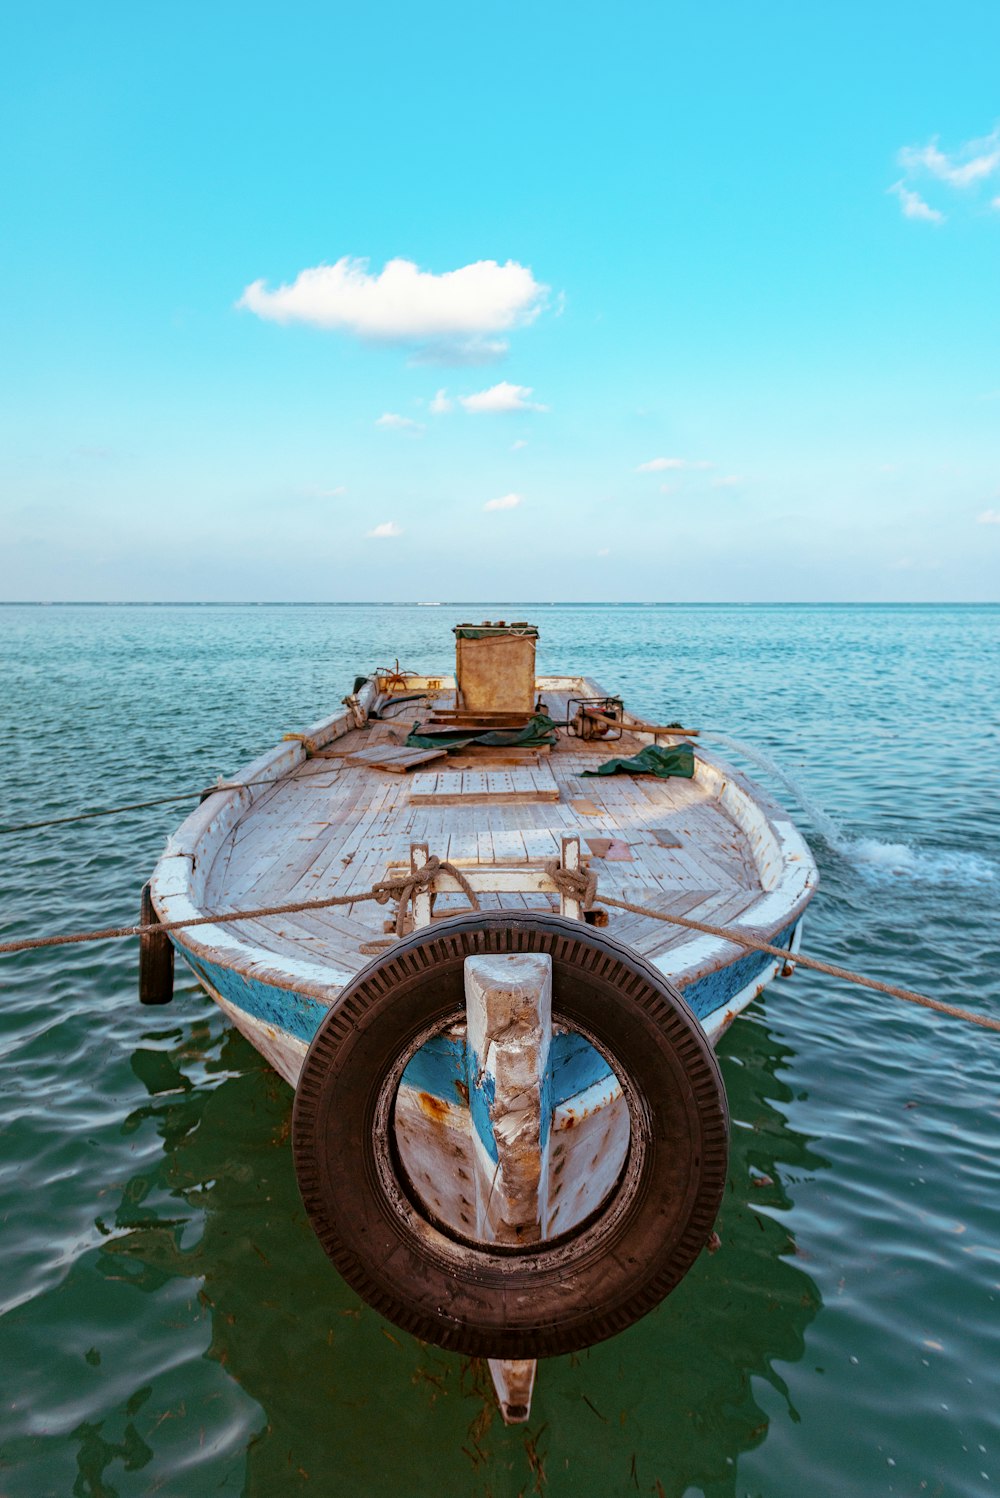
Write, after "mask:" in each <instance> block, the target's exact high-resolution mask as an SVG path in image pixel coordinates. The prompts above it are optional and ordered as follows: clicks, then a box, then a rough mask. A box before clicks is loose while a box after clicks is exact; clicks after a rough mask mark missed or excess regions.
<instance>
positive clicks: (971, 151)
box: [899, 125, 1000, 187]
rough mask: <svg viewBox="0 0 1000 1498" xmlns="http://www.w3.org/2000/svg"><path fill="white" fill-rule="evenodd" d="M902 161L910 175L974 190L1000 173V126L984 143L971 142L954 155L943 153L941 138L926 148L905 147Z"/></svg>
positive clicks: (978, 141) (931, 142) (901, 157)
mask: <svg viewBox="0 0 1000 1498" xmlns="http://www.w3.org/2000/svg"><path fill="white" fill-rule="evenodd" d="M899 160H900V163H901V165H902V166H903V167H905V168H906V171H907V172H908V173H914V172H928V173H929V174H930V175H931V176H932V177H937V179H938V181H940V182H947V183H948V184H949V186H950V187H972V186H974V184H975V183H977V182H983V181H985V179H986V178H987V177H992V176H993V174H994V172H997V171H1000V125H998V126H997V128H996V129H995V130H994V131H993V132H992V133H991V134H990V135H985V136H983V137H982V139H981V140H968V141H966V142H965V144H964V145H961V146H959V148H958V150H957V151H955V152H954V153H953V154H952V155H948V154H947V152H945V151H942V150H941V149H940V148H939V146H938V143H937V136H934V138H933V139H932V140H931V141H930V142H929V144H928V145H926V146H904V147H903V149H902V150H901V151H900V153H899Z"/></svg>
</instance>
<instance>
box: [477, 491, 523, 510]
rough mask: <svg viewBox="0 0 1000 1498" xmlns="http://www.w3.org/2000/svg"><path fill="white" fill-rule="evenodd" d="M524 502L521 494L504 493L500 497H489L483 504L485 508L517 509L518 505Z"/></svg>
mask: <svg viewBox="0 0 1000 1498" xmlns="http://www.w3.org/2000/svg"><path fill="white" fill-rule="evenodd" d="M523 503H524V500H523V499H522V497H521V495H520V494H502V495H501V496H500V498H499V499H488V500H487V501H486V503H485V504H484V505H483V509H484V510H516V509H517V507H518V505H521V504H523Z"/></svg>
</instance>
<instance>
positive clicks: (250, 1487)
mask: <svg viewBox="0 0 1000 1498" xmlns="http://www.w3.org/2000/svg"><path fill="white" fill-rule="evenodd" d="M512 614H513V616H514V617H517V618H530V619H532V620H533V621H535V622H537V624H538V625H539V628H540V631H541V638H540V643H539V669H540V670H541V671H544V672H553V673H578V672H583V673H587V674H590V675H592V676H594V677H596V678H597V680H598V681H600V682H601V683H602V684H603V685H604V686H605V687H606V688H607V689H608V690H610V691H616V692H621V693H622V694H623V695H624V697H625V700H626V703H627V704H628V706H629V707H632V708H635V709H636V710H638V711H640V712H642V713H644V714H646V715H648V716H650V717H652V718H657V719H660V720H662V721H670V720H673V719H679V720H683V721H684V723H685V724H688V725H691V726H694V727H697V726H699V725H701V726H703V727H704V728H705V729H706V731H708V730H711V731H712V734H713V735H714V736H713V737H712V740H711V742H712V743H713V744H714V745H715V746H716V747H717V748H718V749H719V750H720V751H721V752H724V753H725V754H726V755H727V756H728V757H730V758H731V759H732V760H733V761H734V762H735V763H738V764H739V765H740V767H741V768H743V769H749V770H750V771H751V773H753V774H755V775H757V776H758V778H759V779H760V780H761V782H762V783H764V784H766V786H767V788H768V789H769V790H770V791H771V792H772V794H774V795H776V796H777V797H778V799H780V800H781V801H783V802H784V804H785V805H786V806H787V807H788V809H789V811H790V812H791V814H792V815H793V817H794V818H795V819H796V821H797V822H798V825H799V826H800V827H801V829H802V831H803V832H804V833H805V835H806V836H807V837H808V839H809V841H810V843H811V845H812V848H813V851H814V853H815V856H816V858H817V861H818V863H819V867H820V872H821V877H822V881H823V882H822V887H821V890H820V893H819V895H818V897H817V899H816V900H815V901H814V903H813V905H812V906H811V907H810V911H809V915H808V918H807V922H806V934H805V942H804V949H805V950H806V951H808V952H810V953H813V954H815V955H817V956H820V957H823V958H826V959H828V960H831V961H833V962H837V963H841V964H844V965H846V966H848V967H852V968H856V969H860V970H861V971H863V972H866V973H869V974H872V975H875V976H878V977H881V978H885V979H889V980H890V981H894V982H896V983H898V984H902V985H906V986H909V987H914V988H917V989H922V990H924V991H926V992H928V993H931V994H934V995H936V996H937V997H939V998H942V999H944V1000H947V1001H949V1002H951V1003H956V1004H959V1005H962V1006H965V1007H968V1008H971V1009H975V1010H979V1011H982V1012H984V1013H986V1012H988V1013H992V1014H994V1015H1000V993H998V987H1000V985H998V973H1000V935H998V930H1000V928H998V922H997V905H998V900H1000V796H998V792H1000V771H998V748H1000V743H998V726H997V724H998V707H1000V691H998V680H997V674H998V661H1000V609H997V608H995V607H971V606H970V607H905V606H895V607H793V606H786V607H721V606H705V607H688V606H677V607H640V606H622V607H613V606H584V605H574V606H570V605H549V604H538V605H532V606H527V605H524V604H517V605H510V604H503V603H495V602H494V603H488V604H469V603H462V604H460V605H456V606H455V607H453V608H449V607H447V606H443V607H441V608H436V609H427V608H421V607H417V606H412V607H410V606H392V607H387V606H377V605H367V606H361V605H358V606H342V607H326V606H315V607H297V606H288V607H271V606H261V607H254V606H244V607H237V606H218V607H152V608H144V607H69V606H67V607H52V608H42V607H33V608H32V607H20V606H9V607H5V608H0V660H2V664H3V676H2V682H3V687H2V693H0V749H2V756H0V766H2V768H0V776H2V784H3V795H2V803H0V822H2V823H3V824H5V825H7V824H10V823H19V822H23V821H36V820H40V819H42V818H45V817H56V816H60V815H67V814H69V813H71V812H73V811H76V810H81V809H94V808H98V807H101V806H112V805H116V804H119V803H122V802H129V801H138V800H144V799H147V798H152V797H155V796H162V795H169V794H171V793H172V792H175V791H178V792H180V791H186V790H191V791H192V792H197V790H198V789H199V788H200V787H202V786H203V785H206V784H208V783H210V782H211V781H213V780H214V779H215V778H216V776H218V775H220V774H224V775H229V774H231V773H232V772H234V771H235V770H237V769H239V767H240V765H241V764H244V763H246V762H247V761H248V760H249V759H250V758H251V757H252V756H253V755H255V754H256V753H257V752H259V751H261V750H263V749H265V748H267V747H269V746H270V745H271V744H273V743H274V742H276V741H277V740H278V739H279V738H280V737H281V735H282V733H284V732H286V731H287V730H289V729H293V728H297V727H301V726H302V725H303V724H305V723H308V722H310V721H313V720H315V719H316V718H318V717H321V716H323V715H324V714H326V713H328V712H330V711H331V710H332V709H333V708H334V707H335V706H336V704H337V703H338V702H339V700H340V698H341V696H342V695H343V693H344V691H345V690H346V689H347V688H348V687H349V686H350V685H351V683H352V682H353V679H354V676H355V674H356V673H360V672H365V671H367V670H369V669H370V668H371V667H372V666H377V665H380V664H388V663H391V662H392V661H394V660H395V658H396V657H397V656H398V657H399V659H400V662H401V664H402V666H403V667H404V668H405V667H410V668H420V669H433V670H441V671H443V670H446V669H448V667H449V662H450V660H451V649H452V637H451V635H450V633H449V626H450V625H451V624H452V623H454V622H457V621H458V620H459V619H463V618H466V617H473V618H475V617H487V618H496V617H498V616H499V617H507V618H510V617H511V615H512ZM719 735H725V736H726V739H727V740H728V742H727V743H725V744H723V742H722V740H721V739H720V738H719ZM751 757H752V761H753V763H751V762H750V761H751ZM191 804H192V806H193V805H194V804H195V803H194V801H192V803H191ZM185 810H186V808H185V807H184V806H183V805H181V806H178V807H173V806H166V807H158V808H152V809H150V810H148V811H143V812H137V813H133V814H130V815H128V816H124V817H120V818H112V819H97V820H94V821H89V822H80V823H76V824H69V825H64V826H60V827H52V828H49V829H45V830H39V831H35V832H25V833H18V834H8V835H5V836H2V837H0V921H2V929H3V935H4V936H5V937H14V936H22V935H25V936H26V935H33V934H37V933H42V932H56V931H70V930H79V929H84V928H87V927H93V926H100V925H105V924H107V923H114V922H123V921H124V922H127V921H131V920H134V919H135V918H136V914H137V910H138V897H139V890H140V887H141V884H142V882H143V881H144V879H145V878H146V877H147V876H148V874H149V871H150V869H151V867H152V865H153V864H154V862H155V860H156V858H157V855H158V853H159V851H160V849H161V847H162V844H163V840H164V838H165V836H166V835H167V833H169V832H170V831H171V829H172V828H173V827H174V826H176V825H177V823H178V822H179V821H180V820H181V819H182V817H183V815H184V814H185ZM0 985H2V986H0V1035H2V1055H0V1066H2V1071H3V1075H2V1086H0V1129H2V1144H0V1232H2V1240H0V1241H2V1245H3V1260H2V1262H3V1275H2V1279H0V1313H2V1314H0V1370H2V1374H0V1379H2V1390H3V1392H2V1399H0V1494H2V1495H3V1498H22V1495H23V1498H44V1495H49V1494H52V1495H74V1498H75V1495H83V1498H112V1495H119V1498H126V1495H140V1494H162V1495H177V1498H193V1495H202V1494H205V1495H210V1494H211V1495H214V1494H227V1493H230V1494H251V1495H262V1498H283V1495H285V1494H304V1495H308V1494H323V1495H331V1494H334V1495H345V1498H347V1495H350V1498H357V1495H362V1498H363V1495H368V1494H379V1495H380V1494H392V1495H394V1498H395V1495H400V1498H408V1495H414V1498H418V1495H419V1498H422V1495H428V1498H431V1495H433V1498H451V1495H455V1498H460V1495H462V1498H464V1495H483V1498H487V1495H490V1498H507V1495H510V1498H513V1495H515V1494H522V1493H523V1494H528V1493H543V1494H551V1495H601V1498H606V1495H608V1494H618V1493H621V1494H628V1493H641V1494H652V1495H659V1498H664V1495H667V1498H681V1495H685V1494H687V1495H703V1498H744V1495H746V1498H802V1495H813V1494H823V1495H826V1494H836V1495H838V1498H840V1495H858V1498H871V1495H889V1494H899V1495H920V1494H928V1495H932V1494H933V1495H938V1498H966V1495H973V1494H976V1495H980V1494H987V1493H991V1492H994V1491H996V1490H997V1488H998V1487H1000V1430H998V1424H1000V1417H998V1400H997V1371H996V1370H997V1367H998V1365H1000V1231H998V1223H1000V1214H998V1186H997V1173H998V1160H1000V1116H998V1115H1000V1108H998V1092H1000V1085H998V1084H1000V1036H997V1035H996V1034H994V1033H991V1032H989V1031H985V1030H982V1029H973V1028H971V1027H969V1026H967V1025H964V1024H961V1023H957V1022H955V1021H953V1020H949V1019H945V1018H941V1017H937V1016H934V1015H932V1014H929V1013H927V1012H926V1011H923V1010H919V1009H915V1008H912V1007H909V1006H906V1005H903V1004H900V1003H898V1002H896V1001H894V1000H892V999H888V998H885V997H883V996H881V995H875V994H872V993H869V992H865V991H863V990H860V989H855V988H851V987H848V986H846V985H844V984H842V983H839V982H836V981H834V980H832V979H828V978H825V977H822V976H820V975H816V974H810V973H808V972H806V971H804V970H802V969H799V971H798V972H797V973H796V974H795V976H794V977H793V978H792V979H790V980H788V981H779V982H777V983H776V984H774V985H773V986H772V987H771V988H770V989H769V990H768V992H767V993H766V994H765V995H764V996H763V998H762V999H760V1000H759V1001H758V1002H756V1003H755V1004H754V1005H753V1006H752V1008H751V1009H750V1010H749V1011H748V1012H747V1014H746V1015H745V1016H744V1017H743V1018H742V1019H741V1020H740V1021H739V1022H738V1023H737V1024H736V1025H735V1026H734V1027H733V1029H732V1030H731V1031H730V1032H729V1034H728V1035H727V1036H726V1037H725V1039H724V1041H723V1043H722V1046H721V1049H720V1057H721V1062H722V1068H723V1072H724V1076H725V1081H726V1086H727V1089H728V1093H729V1101H730V1108H731V1112H732V1120H733V1129H732V1155H731V1165H730V1175H729V1184H728V1189H727V1192H726V1197H725V1204H724V1206H723V1209H722V1213H721V1217H720V1219H719V1223H718V1230H719V1234H720V1237H721V1239H722V1246H721V1248H720V1249H719V1250H718V1252H717V1253H715V1254H714V1255H711V1256H710V1255H708V1254H704V1255H702V1257H701V1258H700V1259H699V1261H698V1263H697V1264H696V1265H695V1267H694V1269H693V1270H692V1272H691V1273H690V1274H689V1275H688V1277H687V1279H686V1280H685V1281H684V1282H683V1284H682V1285H681V1286H680V1287H679V1289H677V1290H676V1291H675V1292H674V1294H673V1295H672V1296H671V1297H670V1298H669V1299H668V1300H667V1301H665V1302H664V1303H663V1305H662V1306H661V1307H660V1308H659V1310H657V1311H656V1312H654V1313H653V1314H652V1315H651V1316H649V1317H647V1318H646V1319H645V1320H644V1321H642V1322H640V1323H639V1324H638V1325H636V1326H635V1327H633V1328H632V1329H631V1330H629V1331H628V1332H626V1333H625V1334H624V1335H622V1336H620V1337H617V1338H615V1339H614V1340H612V1341H610V1342H607V1343H605V1344H603V1345H601V1346H598V1347H594V1348H592V1349H591V1350H590V1351H588V1352H584V1353H581V1354H579V1355H577V1356H574V1357H564V1358H557V1359H554V1360H552V1361H549V1362H545V1363H543V1364H542V1366H541V1368H540V1370H539V1376H538V1382H537V1386H536V1393H535V1400H534V1406H533V1409H532V1418H531V1421H530V1423H529V1424H528V1425H527V1426H524V1427H513V1428H510V1429H507V1428H505V1427H504V1426H503V1425H502V1423H501V1421H500V1419H499V1416H498V1415H497V1413H496V1409H495V1405H494V1400H493V1397H492V1392H491V1388H490V1384H489V1379H488V1377H487V1374H486V1371H485V1368H484V1365H482V1364H481V1363H478V1362H475V1361H470V1360H467V1359H462V1358H459V1357H456V1356H451V1355H449V1354H447V1353H443V1352H441V1351H439V1350H438V1349H436V1348H434V1347H429V1346H424V1345H422V1344H420V1343H418V1342H416V1341H414V1340H413V1339H412V1338H411V1337H409V1336H407V1335H406V1334H405V1333H403V1332H400V1331H397V1330H396V1329H395V1328H394V1327H393V1326H391V1325H389V1324H387V1323H386V1322H385V1321H383V1320H382V1319H381V1318H380V1317H379V1316H377V1315H376V1314H375V1313H374V1312H372V1311H370V1310H368V1309H367V1307H365V1306H364V1305H362V1304H361V1303H360V1302H359V1301H358V1299H357V1297H356V1296H355V1295H354V1294H353V1293H352V1292H351V1291H350V1290H349V1289H348V1288H347V1287H346V1286H345V1285H344V1284H343V1283H342V1282H341V1281H340V1280H339V1279H338V1277H337V1275H336V1273H335V1271H334V1270H333V1268H332V1266H331V1265H330V1264H329V1263H328V1262H327V1260H326V1259H325V1257H324V1255H323V1253H322V1251H321V1250H320V1248H319V1247H318V1245H317V1244H316V1242H315V1240H314V1239H313V1237H312V1234H311V1232H310V1229H309V1227H308V1224H307V1222H306V1219H305V1214H304V1212H303V1209H302V1206H301V1204H300V1201H299V1197H298V1193H297V1190H296V1186H295V1178H294V1172H293V1167H292V1159H291V1150H290V1143H289V1131H290V1123H291V1101H292V1098H291V1093H290V1091H289V1089H288V1088H287V1087H286V1086H285V1084H284V1083H282V1082H281V1081H280V1080H279V1079H278V1078H277V1077H276V1076H275V1075H274V1074H273V1073H271V1072H270V1071H269V1070H268V1068H267V1067H266V1066H265V1065H264V1063H263V1062H262V1061H261V1060H260V1058H259V1057H258V1056H257V1055H256V1054H255V1053H254V1051H253V1050H252V1049H251V1048H250V1047H249V1046H248V1045H247V1044H246V1042H245V1041H244V1040H243V1039H242V1038H241V1037H240V1036H239V1035H238V1034H236V1033H235V1032H234V1031H233V1030H232V1029H231V1028H229V1026H228V1025H227V1024H226V1023H225V1021H224V1020H223V1018H222V1016H221V1015H220V1014H219V1013H218V1011H217V1010H216V1009H215V1008H214V1006H213V1005H212V1004H211V1003H210V1002H209V1001H208V1000H207V999H206V998H205V997H204V995H203V994H202V993H201V992H200V991H199V989H198V988H197V987H196V985H195V984H194V982H193V981H192V979H191V977H190V976H189V974H188V973H187V972H186V970H185V969H183V968H182V967H179V969H178V975H177V987H176V997H175V1001H174V1003H173V1004H172V1005H171V1006H170V1007H169V1008H165V1009H161V1010H143V1009H141V1008H140V1007H139V1005H138V1004H137V1002H136V996H135V989H136V949H135V944H134V942H119V943H106V944H102V945H93V946H81V947H75V948H71V949H64V950H58V949H56V950H49V951H43V952H38V953H33V954H27V955H23V956H17V957H0Z"/></svg>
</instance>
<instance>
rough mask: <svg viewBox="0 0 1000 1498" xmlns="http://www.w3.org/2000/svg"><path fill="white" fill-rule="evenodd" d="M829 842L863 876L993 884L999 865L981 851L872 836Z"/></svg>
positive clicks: (874, 879)
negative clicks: (883, 839)
mask: <svg viewBox="0 0 1000 1498" xmlns="http://www.w3.org/2000/svg"><path fill="white" fill-rule="evenodd" d="M830 846H831V847H832V848H833V849H834V851H835V852H836V853H839V854H840V856H841V858H845V859H846V860H847V861H848V863H851V864H853V865H854V867H855V868H856V869H857V870H858V872H859V873H860V874H861V875H862V876H863V877H864V878H866V879H869V880H871V881H872V883H877V882H880V881H885V880H896V879H911V880H913V882H914V883H916V884H964V885H970V884H975V885H982V884H993V883H995V882H996V880H997V879H1000V866H998V865H997V864H996V863H994V862H993V860H992V859H989V858H984V857H983V855H982V854H981V853H970V852H965V851H963V850H962V849H961V848H916V847H913V846H912V845H911V844H910V843H885V842H882V841H881V840H880V839H879V838H876V837H857V838H851V837H841V838H838V839H837V840H836V841H834V842H831V844H830Z"/></svg>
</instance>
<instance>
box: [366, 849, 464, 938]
mask: <svg viewBox="0 0 1000 1498" xmlns="http://www.w3.org/2000/svg"><path fill="white" fill-rule="evenodd" d="M439 874H450V875H451V876H452V878H453V879H455V880H456V881H457V883H458V884H459V886H460V888H461V890H462V892H463V894H464V895H465V897H466V899H467V900H468V902H469V904H470V905H471V906H472V908H473V910H478V909H479V908H480V907H479V897H478V896H477V894H476V892H475V890H474V889H473V888H472V885H471V884H470V883H469V881H468V879H466V877H465V875H464V874H463V873H462V872H461V870H460V869H456V867H455V865H454V864H451V863H449V862H448V861H447V859H443V858H438V856H437V854H436V853H431V854H430V855H429V857H428V859H427V862H426V863H425V864H423V865H422V866H421V867H420V868H419V869H411V870H410V871H409V873H407V874H400V875H398V877H397V878H395V879H382V880H380V881H379V883H378V884H376V885H373V886H372V898H373V899H374V900H375V902H376V904H378V905H388V903H389V901H390V900H395V901H396V902H397V904H396V935H397V936H403V935H405V926H406V916H407V911H408V909H409V907H410V905H411V904H412V903H413V898H414V896H415V895H419V894H423V893H424V891H425V890H429V891H431V892H432V893H433V889H434V881H435V880H436V879H437V876H438V875H439Z"/></svg>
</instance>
